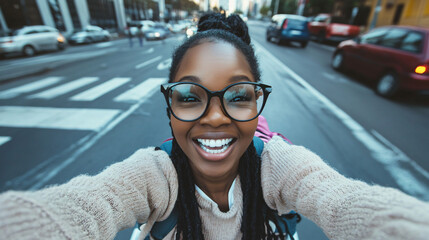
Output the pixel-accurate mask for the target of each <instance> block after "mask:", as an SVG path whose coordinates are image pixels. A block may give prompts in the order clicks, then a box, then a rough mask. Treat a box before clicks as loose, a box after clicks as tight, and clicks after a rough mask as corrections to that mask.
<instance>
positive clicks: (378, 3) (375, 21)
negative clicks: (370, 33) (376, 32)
mask: <svg viewBox="0 0 429 240" xmlns="http://www.w3.org/2000/svg"><path fill="white" fill-rule="evenodd" d="M380 11H381V0H378V2H377V6H376V7H375V9H374V17H373V18H372V21H371V25H370V26H369V30H371V29H373V28H375V25H376V24H377V17H378V13H379V12H380Z"/></svg>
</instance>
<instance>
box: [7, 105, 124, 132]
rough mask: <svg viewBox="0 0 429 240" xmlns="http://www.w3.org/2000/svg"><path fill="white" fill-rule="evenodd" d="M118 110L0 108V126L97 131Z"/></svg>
mask: <svg viewBox="0 0 429 240" xmlns="http://www.w3.org/2000/svg"><path fill="white" fill-rule="evenodd" d="M119 112H120V110H113V109H85V108H49V107H17V106H0V116H1V117H0V126H1V127H19V128H49V129H65V130H90V131H99V130H100V129H101V128H102V127H103V126H105V125H106V124H107V123H109V122H110V121H111V120H112V119H113V118H114V117H115V116H116V115H117V114H118V113H119Z"/></svg>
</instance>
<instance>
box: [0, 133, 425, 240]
mask: <svg viewBox="0 0 429 240" xmlns="http://www.w3.org/2000/svg"><path fill="white" fill-rule="evenodd" d="M239 180H240V179H239V177H237V181H236V185H235V188H234V204H233V206H232V208H231V209H230V210H229V211H228V212H225V213H224V212H221V211H220V210H219V208H218V207H217V206H216V204H214V203H213V202H210V201H209V200H207V199H205V198H203V197H202V196H200V195H199V194H198V193H196V194H197V195H196V197H197V201H198V204H199V205H200V207H201V208H200V215H201V221H202V224H203V229H202V230H203V234H204V237H205V239H208V240H212V239H216V240H217V239H219V240H220V239H222V240H224V239H241V232H240V226H241V217H242V205H243V199H242V192H241V186H240V181H239ZM262 188H263V193H264V198H265V201H266V202H267V204H268V205H269V206H270V207H271V208H274V209H277V210H278V211H279V213H287V212H289V210H295V211H297V212H299V213H301V214H303V215H304V216H306V217H308V218H309V219H311V220H313V221H314V222H315V223H316V224H318V225H319V226H320V227H321V228H322V229H323V230H324V232H325V233H326V234H327V236H328V237H329V238H330V239H341V240H344V239H352V240H353V239H401V240H402V239H427V236H429V204H428V203H424V202H421V201H419V200H417V199H415V198H412V197H409V196H407V195H405V194H403V193H401V192H400V191H398V190H395V189H391V188H384V187H379V186H370V185H368V184H366V183H363V182H360V181H355V180H350V179H347V178H345V177H343V176H342V175H340V174H339V173H337V172H336V171H335V170H333V169H332V168H330V167H329V166H328V165H326V164H325V163H324V162H323V161H322V160H321V159H320V158H319V157H318V156H317V155H315V154H313V153H312V152H310V151H309V150H307V149H305V148H303V147H299V146H290V145H288V144H287V143H285V142H284V141H283V140H282V139H281V138H280V137H274V138H273V139H272V140H271V141H270V142H268V143H267V144H266V146H265V149H264V152H263V154H262ZM177 189H178V185H177V174H176V171H175V169H174V166H173V164H172V163H171V160H170V158H169V157H168V155H167V154H166V153H165V152H163V151H155V150H154V149H153V148H147V149H144V150H139V151H137V152H136V153H134V154H133V155H132V156H131V157H129V158H128V159H126V160H125V161H123V162H120V163H116V164H113V165H112V166H110V167H108V168H107V169H105V170H104V171H103V172H101V173H100V174H98V175H96V176H86V175H82V176H78V177H76V178H74V179H72V180H71V181H70V182H68V183H66V184H63V185H60V186H53V187H49V188H46V189H43V190H40V191H36V192H18V191H9V192H6V193H3V194H1V195H0V236H1V238H2V239H20V240H25V239H103V240H104V239H113V238H114V237H115V235H116V233H117V232H118V231H120V230H121V229H124V228H129V227H132V226H133V225H134V224H135V222H136V221H138V222H140V223H145V222H146V223H147V224H145V225H144V228H143V231H142V234H141V236H140V238H143V237H144V236H145V235H146V233H147V232H148V231H149V230H150V228H151V227H152V225H153V223H154V222H155V221H162V220H164V219H166V218H167V217H168V216H169V215H170V213H171V211H172V209H173V207H174V204H175V202H176V199H177ZM174 232H175V229H173V230H172V231H171V232H170V234H168V235H167V237H166V239H174V236H175V234H174Z"/></svg>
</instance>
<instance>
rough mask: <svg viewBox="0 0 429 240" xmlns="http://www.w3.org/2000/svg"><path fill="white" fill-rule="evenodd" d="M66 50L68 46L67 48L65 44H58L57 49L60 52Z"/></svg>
mask: <svg viewBox="0 0 429 240" xmlns="http://www.w3.org/2000/svg"><path fill="white" fill-rule="evenodd" d="M65 48H66V46H65V44H64V43H58V44H57V49H58V50H59V51H61V50H64V49H65Z"/></svg>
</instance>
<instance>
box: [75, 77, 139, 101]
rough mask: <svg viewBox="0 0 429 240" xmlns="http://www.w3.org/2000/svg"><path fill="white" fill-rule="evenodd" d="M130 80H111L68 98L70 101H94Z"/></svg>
mask: <svg viewBox="0 0 429 240" xmlns="http://www.w3.org/2000/svg"><path fill="white" fill-rule="evenodd" d="M130 80H131V78H113V79H111V80H109V81H107V82H105V83H102V84H100V85H98V86H95V87H93V88H91V89H89V90H86V91H84V92H82V93H79V94H77V95H75V96H73V97H71V98H70V100H72V101H94V100H95V99H97V98H99V97H101V96H103V95H104V94H106V93H108V92H110V91H112V90H113V89H116V88H117V87H119V86H122V85H123V84H125V83H127V82H129V81H130Z"/></svg>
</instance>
